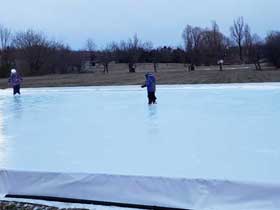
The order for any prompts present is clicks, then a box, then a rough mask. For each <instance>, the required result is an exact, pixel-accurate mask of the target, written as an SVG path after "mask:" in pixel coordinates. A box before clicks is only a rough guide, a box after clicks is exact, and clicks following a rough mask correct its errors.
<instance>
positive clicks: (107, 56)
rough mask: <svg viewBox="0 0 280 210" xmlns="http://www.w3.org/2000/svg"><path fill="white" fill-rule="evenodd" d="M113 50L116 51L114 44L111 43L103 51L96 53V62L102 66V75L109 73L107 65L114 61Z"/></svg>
mask: <svg viewBox="0 0 280 210" xmlns="http://www.w3.org/2000/svg"><path fill="white" fill-rule="evenodd" d="M115 49H116V45H115V44H114V43H111V44H109V45H107V46H106V47H105V49H103V50H102V51H99V52H98V53H97V62H98V63H101V64H102V65H103V68H104V70H103V72H104V73H107V74H108V73H109V64H110V62H112V61H114V58H115V56H114V54H115V53H114V51H115Z"/></svg>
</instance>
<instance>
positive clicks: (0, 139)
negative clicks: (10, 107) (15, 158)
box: [0, 111, 7, 168]
mask: <svg viewBox="0 0 280 210" xmlns="http://www.w3.org/2000/svg"><path fill="white" fill-rule="evenodd" d="M3 126H4V125H3V113H2V112H1V111H0V168H4V167H6V163H7V142H6V138H5V136H4V132H3V130H4V127H3Z"/></svg>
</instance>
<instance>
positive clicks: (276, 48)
mask: <svg viewBox="0 0 280 210" xmlns="http://www.w3.org/2000/svg"><path fill="white" fill-rule="evenodd" d="M265 48H266V57H267V59H268V60H269V61H270V62H271V63H273V64H274V65H275V66H276V67H277V68H280V32H278V31H274V32H271V33H270V34H268V36H267V37H266V44H265Z"/></svg>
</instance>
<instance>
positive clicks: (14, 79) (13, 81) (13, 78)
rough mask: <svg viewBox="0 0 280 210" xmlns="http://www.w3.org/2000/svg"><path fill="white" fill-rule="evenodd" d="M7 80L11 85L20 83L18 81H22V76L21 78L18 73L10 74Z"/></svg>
mask: <svg viewBox="0 0 280 210" xmlns="http://www.w3.org/2000/svg"><path fill="white" fill-rule="evenodd" d="M8 82H9V84H11V85H12V86H16V85H20V83H21V82H22V78H21V76H20V75H19V74H18V73H15V74H11V76H10V78H9V80H8Z"/></svg>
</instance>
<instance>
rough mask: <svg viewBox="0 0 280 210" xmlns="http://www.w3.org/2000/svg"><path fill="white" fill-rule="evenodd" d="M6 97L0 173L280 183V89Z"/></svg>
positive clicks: (0, 97)
mask: <svg viewBox="0 0 280 210" xmlns="http://www.w3.org/2000/svg"><path fill="white" fill-rule="evenodd" d="M157 97H158V104H157V105H152V106H148V105H147V98H146V91H145V90H144V89H141V88H139V87H138V86H125V87H77V88H38V89H23V90H22V95H21V96H16V97H14V96H12V92H11V90H10V89H9V90H1V91H0V168H5V169H16V170H25V171H26V170H27V171H47V172H48V171H49V172H83V173H84V172H85V173H87V172H89V173H99V174H100V173H105V174H120V175H137V176H138V175H139V176H157V177H158V176H161V177H172V178H173V177H176V178H177V177H180V178H181V177H182V178H203V179H221V180H234V181H249V182H251V181H253V182H268V183H270V182H271V183H279V181H280V169H279V167H278V165H279V160H280V142H279V140H280V137H279V122H280V84H279V83H266V84H230V85H180V86H158V88H157Z"/></svg>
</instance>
